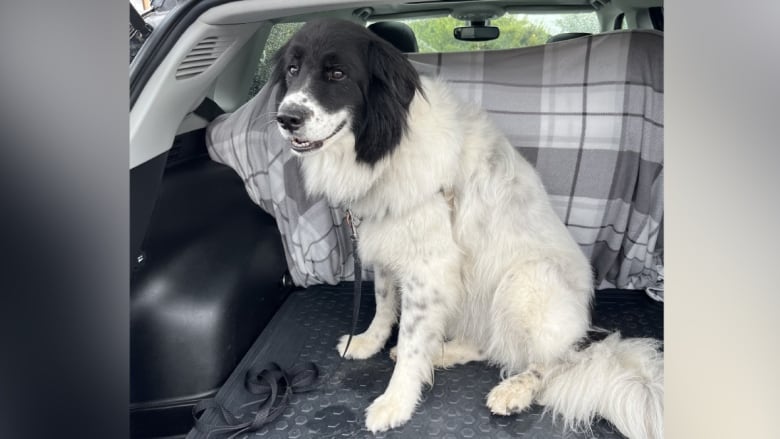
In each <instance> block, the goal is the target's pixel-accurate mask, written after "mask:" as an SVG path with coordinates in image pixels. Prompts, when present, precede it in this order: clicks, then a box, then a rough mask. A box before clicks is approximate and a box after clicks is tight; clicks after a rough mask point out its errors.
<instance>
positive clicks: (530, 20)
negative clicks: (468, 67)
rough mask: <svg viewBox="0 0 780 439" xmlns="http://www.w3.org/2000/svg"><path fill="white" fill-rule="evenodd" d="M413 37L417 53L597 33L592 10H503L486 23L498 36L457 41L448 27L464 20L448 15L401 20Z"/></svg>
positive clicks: (529, 43) (497, 46)
mask: <svg viewBox="0 0 780 439" xmlns="http://www.w3.org/2000/svg"><path fill="white" fill-rule="evenodd" d="M401 21H403V22H404V23H406V24H408V25H409V27H411V28H412V30H413V31H414V34H415V36H416V37H417V46H418V48H419V51H420V52H421V53H431V52H461V51H469V50H492V49H512V48H517V47H527V46H536V45H539V44H544V43H546V42H547V39H549V38H550V37H552V36H553V35H557V34H562V33H569V32H587V33H598V32H599V30H600V26H599V20H598V16H596V13H595V12H575V13H538V14H506V15H504V16H503V17H500V18H497V19H494V20H490V24H489V25H490V26H497V27H498V28H499V29H500V32H501V33H500V36H499V37H498V38H497V39H495V40H491V41H479V42H471V41H460V40H456V39H455V38H454V37H453V36H452V30H453V29H454V28H456V27H458V26H464V25H465V24H464V22H463V21H461V20H457V19H455V18H452V17H438V18H425V19H410V20H401Z"/></svg>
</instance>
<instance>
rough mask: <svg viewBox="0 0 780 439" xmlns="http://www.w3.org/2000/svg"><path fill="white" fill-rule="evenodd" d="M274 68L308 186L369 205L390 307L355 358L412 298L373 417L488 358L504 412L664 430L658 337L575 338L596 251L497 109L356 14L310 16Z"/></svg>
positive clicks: (638, 434) (366, 255)
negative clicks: (420, 64)
mask: <svg viewBox="0 0 780 439" xmlns="http://www.w3.org/2000/svg"><path fill="white" fill-rule="evenodd" d="M273 81H275V82H277V83H278V84H279V87H280V89H279V95H278V96H279V106H278V115H277V122H278V125H279V129H280V131H281V133H282V135H283V136H284V138H285V139H288V140H289V142H290V147H291V148H292V151H293V152H294V153H295V154H296V155H298V156H299V159H300V162H301V167H302V171H303V175H304V184H305V187H306V190H307V191H308V193H309V194H311V195H312V196H325V197H326V198H327V199H328V200H329V201H330V202H331V203H333V204H337V205H342V206H344V207H347V208H349V209H351V210H352V212H354V214H355V215H357V216H359V217H360V218H362V224H361V226H360V234H361V242H360V248H359V252H360V255H361V257H362V258H363V260H364V261H365V262H366V263H369V264H373V266H374V268H375V286H376V314H375V316H374V319H373V321H372V322H371V325H370V326H369V327H368V329H367V330H366V331H365V332H364V333H362V334H360V335H357V336H356V337H355V338H354V339H353V340H352V343H351V345H350V349H349V351H348V352H347V353H346V356H347V357H348V358H354V359H364V358H368V357H370V356H372V355H374V354H376V353H377V352H379V351H380V350H381V349H382V347H383V346H384V344H385V342H386V341H387V339H388V337H389V336H390V333H391V330H392V327H393V325H395V324H396V322H397V321H398V314H399V309H400V326H399V335H398V345H397V347H396V348H397V349H396V351H395V354H394V355H395V357H396V365H395V370H394V372H393V376H392V378H391V379H390V383H389V385H388V387H387V389H386V391H385V393H384V394H383V395H381V396H380V397H379V398H377V399H376V400H375V401H374V402H373V403H372V404H371V406H370V407H369V408H368V410H367V412H366V425H367V427H368V429H369V430H371V431H373V432H377V431H384V430H387V429H390V428H393V427H397V426H400V425H402V424H404V423H405V422H407V421H408V420H409V419H410V418H411V416H412V413H413V412H414V409H415V406H416V404H417V401H418V399H419V397H420V395H421V391H422V386H423V384H425V383H430V382H431V380H432V378H433V369H434V368H436V367H449V366H453V365H455V364H459V363H466V362H469V361H480V360H484V361H488V362H490V363H492V364H496V365H499V366H500V367H501V368H502V371H503V376H504V377H505V379H504V380H503V381H502V382H501V383H499V384H498V385H497V386H496V387H495V388H494V389H493V390H492V391H491V392H490V393H489V394H488V395H487V405H488V407H489V408H490V410H491V411H492V412H493V413H496V414H500V415H508V414H510V413H517V412H520V411H522V410H524V409H526V408H527V407H529V405H530V404H531V403H533V402H538V403H540V404H542V405H545V406H546V407H547V408H548V409H550V410H551V411H552V412H553V413H555V414H556V415H559V416H561V417H562V418H563V420H564V422H565V425H566V426H567V427H572V428H581V427H587V426H588V425H590V423H591V422H592V420H593V419H594V417H595V416H602V417H604V418H606V419H607V420H609V421H611V422H612V423H613V424H614V425H615V426H616V427H617V428H618V429H619V430H620V431H621V432H622V433H624V434H625V435H627V436H629V437H631V438H660V437H662V436H663V429H662V424H663V421H662V418H663V357H662V354H661V353H660V352H659V350H658V343H657V342H656V341H654V340H650V339H621V338H620V336H619V334H612V335H610V336H609V337H607V338H606V339H605V340H603V341H601V342H598V343H594V344H592V345H590V346H589V347H588V348H587V349H585V350H577V348H576V345H577V342H578V341H580V340H582V339H583V338H584V337H585V336H586V332H587V330H588V329H589V326H590V311H589V310H590V301H591V298H592V294H593V280H592V274H591V269H590V264H589V262H588V260H587V259H586V257H585V256H584V254H583V253H582V251H581V250H580V248H579V247H578V245H577V244H576V243H575V242H574V240H573V239H572V238H571V236H570V235H569V233H568V231H567V229H566V227H565V226H564V225H563V223H562V222H561V220H560V219H559V218H558V216H557V215H556V213H555V212H554V211H553V209H552V207H551V206H550V203H549V201H548V198H547V195H546V193H545V191H544V188H543V186H542V183H541V181H540V179H539V177H538V176H537V174H536V172H535V170H534V169H533V167H532V166H531V165H530V164H529V163H528V162H527V161H526V160H524V159H523V158H522V157H521V156H520V155H519V154H518V153H517V152H516V151H515V150H514V149H513V147H512V146H511V145H510V144H509V142H508V141H507V139H506V138H505V137H504V136H503V135H502V134H501V133H500V132H499V131H498V130H497V129H496V127H495V126H494V125H493V124H492V123H491V122H490V121H489V120H488V118H487V116H486V114H485V113H484V112H482V111H480V110H477V109H474V107H473V106H469V105H463V104H461V103H460V102H458V101H457V100H456V99H455V98H454V97H453V95H452V94H451V93H450V92H449V91H448V89H447V86H446V84H444V83H443V82H442V81H439V80H437V79H431V78H426V77H420V76H419V75H418V74H417V72H416V70H415V69H414V68H413V66H412V65H411V64H410V62H409V61H408V60H407V59H406V57H405V56H404V55H403V54H402V53H401V52H400V51H398V50H397V49H395V48H394V47H393V46H391V45H390V44H389V43H387V42H385V41H383V40H381V39H379V38H378V37H376V36H375V35H373V34H372V33H371V32H370V31H368V30H366V29H365V28H363V27H362V26H359V25H357V24H354V23H350V22H347V21H339V20H331V19H328V20H317V21H313V22H310V23H307V24H306V25H305V26H304V27H303V28H302V29H301V30H300V31H299V32H298V33H297V34H296V35H295V36H293V38H292V39H291V40H290V41H289V42H288V43H287V44H286V45H285V46H284V47H283V48H282V49H281V50H280V51H279V53H278V54H277V58H276V69H275V73H274V77H273ZM345 344H346V336H345V337H344V338H342V339H341V340H340V342H339V344H338V346H337V347H338V349H339V351H340V352H343V351H344V347H345Z"/></svg>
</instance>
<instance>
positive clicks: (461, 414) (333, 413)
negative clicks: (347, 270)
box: [187, 283, 663, 439]
mask: <svg viewBox="0 0 780 439" xmlns="http://www.w3.org/2000/svg"><path fill="white" fill-rule="evenodd" d="M351 310H352V284H351V283H343V284H340V285H338V286H318V287H311V288H308V289H306V290H299V291H295V292H293V293H292V294H291V295H290V297H289V298H288V299H287V301H286V302H285V303H284V305H282V307H281V308H280V309H279V311H278V312H277V313H276V315H275V316H274V318H273V320H271V322H270V323H269V324H268V326H267V327H266V329H265V330H264V331H263V333H262V334H261V335H260V337H259V338H258V339H257V341H256V342H255V343H254V345H253V346H252V348H251V349H250V350H249V352H248V353H247V355H246V356H245V357H244V358H243V360H242V361H241V362H240V363H239V365H238V367H237V368H236V370H235V371H233V373H232V374H231V376H230V377H229V378H228V380H227V381H226V383H225V385H224V386H223V387H222V388H221V389H220V390H219V392H218V393H217V396H216V399H217V401H219V402H220V403H221V404H223V405H224V406H225V407H226V408H228V409H229V410H231V411H232V412H234V413H238V412H240V410H239V407H240V406H241V404H244V403H247V402H249V401H252V400H253V398H252V395H250V394H248V392H247V391H246V390H244V375H245V374H246V371H247V370H248V369H249V368H251V367H252V366H259V365H263V364H265V363H268V362H270V361H274V362H276V363H278V364H280V365H281V367H282V368H285V369H287V368H289V367H291V366H292V365H294V364H297V363H300V362H304V361H312V362H314V363H316V364H317V366H318V367H319V368H320V385H319V387H318V388H317V389H316V390H314V391H312V392H309V393H302V394H293V395H292V397H291V398H290V401H289V406H288V407H287V408H286V409H285V410H284V412H283V414H282V415H281V416H280V417H279V418H277V419H276V420H275V421H273V422H272V423H270V424H268V425H266V426H264V427H262V428H261V429H260V430H258V431H256V432H253V433H245V434H242V435H241V436H239V437H241V438H246V437H264V438H339V437H357V438H363V437H378V438H398V437H403V438H419V437H442V438H461V437H462V438H470V437H480V438H483V437H487V438H510V437H522V438H622V435H620V434H619V433H617V432H616V431H615V430H614V428H613V427H612V426H611V425H610V424H609V423H607V422H606V421H603V420H602V421H598V422H596V423H595V424H594V426H593V431H592V432H591V433H592V434H574V433H572V432H566V433H564V432H563V431H562V426H561V423H560V422H558V423H556V422H554V420H553V418H552V416H550V415H545V416H542V415H541V413H542V407H540V406H538V405H534V406H533V407H532V408H531V409H530V410H528V411H526V412H523V413H521V414H518V415H513V416H496V415H491V414H490V412H489V410H488V409H487V407H486V406H485V403H484V401H485V397H486V395H487V393H488V392H489V391H490V389H492V388H493V386H495V385H496V384H497V383H498V382H499V381H500V377H499V370H498V369H497V368H494V367H491V366H488V365H487V364H485V363H469V364H466V365H460V366H455V367H453V368H451V369H448V370H437V371H436V373H435V378H434V385H433V387H432V388H426V389H425V390H424V391H423V395H422V399H421V401H420V404H419V405H418V407H417V410H416V411H415V413H414V415H413V416H412V419H411V420H410V421H409V422H408V423H407V424H406V425H404V426H402V427H400V428H397V429H394V430H390V431H388V432H384V433H380V434H377V435H372V434H371V433H370V432H368V431H367V430H366V428H365V426H364V422H365V415H364V412H365V409H366V408H367V407H368V406H369V404H370V403H371V402H372V401H373V400H374V398H376V397H377V396H379V395H381V394H382V392H384V390H385V387H386V386H387V383H388V381H389V380H390V376H391V374H392V371H393V365H394V363H393V361H392V360H391V359H390V358H389V356H388V350H389V348H390V347H392V346H394V345H395V340H394V339H391V340H390V341H389V342H388V343H387V345H386V346H385V348H384V349H383V350H382V351H381V352H380V353H379V354H377V355H375V356H374V357H373V358H370V359H368V360H362V361H361V360H343V361H340V358H339V356H338V354H337V352H336V348H335V346H336V342H337V340H338V338H339V337H340V336H341V335H342V334H346V333H347V332H348V331H349V328H350V323H351V322H350V319H351V315H352V312H351ZM373 313H374V298H373V284H371V283H364V287H363V299H362V304H361V310H360V321H359V322H360V323H359V325H358V333H360V332H362V331H363V330H364V329H365V328H366V327H367V326H368V323H370V321H371V318H372V317H373ZM236 323H237V324H240V322H236ZM593 324H594V325H595V326H599V327H602V328H605V329H609V330H620V331H621V333H622V334H623V335H624V336H626V337H654V338H658V339H663V305H662V304H660V303H657V302H654V301H653V300H652V299H650V298H648V297H647V296H646V295H645V294H644V293H643V292H641V291H625V290H623V291H621V290H603V291H599V292H597V293H596V300H595V306H594V313H593ZM393 338H395V334H394V335H393ZM253 416H254V414H251V415H250V414H246V415H244V418H243V419H242V421H244V420H250V419H251V417H253ZM202 420H203V421H206V422H208V423H214V422H217V421H218V416H217V414H216V413H215V412H214V411H213V410H211V409H210V410H208V411H206V412H205V413H204V414H203V416H202ZM226 436H228V435H227V434H224V433H220V434H216V433H213V434H211V435H210V436H208V437H209V438H212V439H217V438H223V437H226ZM206 437H207V434H206V433H203V432H199V431H197V430H195V429H193V430H192V431H190V433H189V434H188V435H187V438H188V439H195V438H206Z"/></svg>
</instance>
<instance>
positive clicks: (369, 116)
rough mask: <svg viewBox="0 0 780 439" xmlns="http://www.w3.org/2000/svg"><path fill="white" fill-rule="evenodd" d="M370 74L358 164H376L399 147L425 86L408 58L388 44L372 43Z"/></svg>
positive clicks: (370, 44) (358, 145)
mask: <svg viewBox="0 0 780 439" xmlns="http://www.w3.org/2000/svg"><path fill="white" fill-rule="evenodd" d="M368 73H369V80H368V89H367V90H366V93H365V100H366V102H365V103H364V108H365V111H364V119H363V124H362V126H361V129H360V132H359V134H358V136H357V142H356V149H357V159H358V161H361V162H365V163H368V164H374V163H376V162H377V161H379V160H380V159H382V157H384V156H385V155H387V154H389V153H390V152H392V151H393V149H395V147H396V146H398V143H399V142H400V141H401V138H402V137H403V135H404V132H405V130H406V126H407V117H408V114H409V104H410V103H411V102H412V99H413V98H414V95H415V93H416V92H417V91H418V90H421V86H420V76H419V74H418V73H417V71H416V70H415V69H414V67H413V66H412V64H411V63H410V62H409V60H408V59H406V56H404V54H403V53H401V51H399V50H398V49H396V48H395V47H393V46H392V45H390V43H387V42H385V41H384V40H372V41H370V42H369V47H368Z"/></svg>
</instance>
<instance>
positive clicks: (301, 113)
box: [276, 105, 311, 131]
mask: <svg viewBox="0 0 780 439" xmlns="http://www.w3.org/2000/svg"><path fill="white" fill-rule="evenodd" d="M309 116H311V111H309V109H308V108H306V107H302V106H300V105H286V106H283V107H282V108H280V109H279V113H278V114H277V115H276V121H277V122H279V124H280V125H281V126H282V127H283V128H284V129H286V130H287V131H295V130H297V129H298V128H300V127H301V126H303V124H304V123H306V119H308V118H309Z"/></svg>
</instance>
